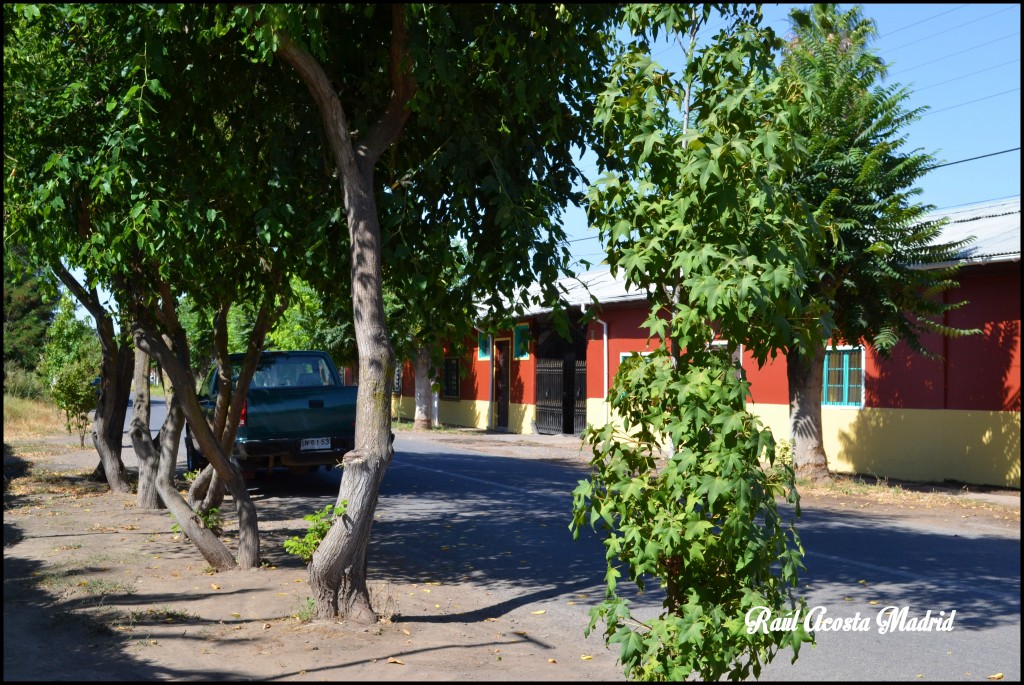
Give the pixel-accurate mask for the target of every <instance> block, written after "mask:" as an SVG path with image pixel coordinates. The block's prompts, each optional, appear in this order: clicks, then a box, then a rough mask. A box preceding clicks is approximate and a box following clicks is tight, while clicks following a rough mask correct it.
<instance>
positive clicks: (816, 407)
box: [786, 345, 832, 482]
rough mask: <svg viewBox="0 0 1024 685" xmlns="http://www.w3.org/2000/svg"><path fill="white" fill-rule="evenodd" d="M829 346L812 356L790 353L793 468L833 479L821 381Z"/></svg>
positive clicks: (819, 478)
mask: <svg viewBox="0 0 1024 685" xmlns="http://www.w3.org/2000/svg"><path fill="white" fill-rule="evenodd" d="M824 363H825V348H824V346H821V345H819V346H818V347H816V348H815V350H814V352H813V355H812V356H811V358H810V359H808V358H807V357H806V356H805V355H801V354H800V353H799V352H796V351H793V352H789V353H788V354H787V355H786V367H787V371H786V374H787V376H788V378H789V423H790V433H791V434H792V436H793V440H794V443H795V444H794V447H793V468H794V469H795V471H796V476H797V478H806V479H808V480H811V481H814V482H821V481H830V480H831V479H832V477H831V475H830V474H829V472H828V457H827V455H826V454H825V446H824V443H823V441H822V429H821V387H822V386H821V384H822V373H823V372H822V366H823V364H824Z"/></svg>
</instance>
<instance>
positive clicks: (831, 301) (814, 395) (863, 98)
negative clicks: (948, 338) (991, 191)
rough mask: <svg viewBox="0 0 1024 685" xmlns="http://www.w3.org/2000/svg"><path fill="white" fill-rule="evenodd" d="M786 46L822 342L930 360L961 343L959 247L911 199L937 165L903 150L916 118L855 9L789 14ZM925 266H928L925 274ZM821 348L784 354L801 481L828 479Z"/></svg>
mask: <svg viewBox="0 0 1024 685" xmlns="http://www.w3.org/2000/svg"><path fill="white" fill-rule="evenodd" d="M790 17H791V20H792V27H793V32H794V35H793V38H792V39H791V40H790V41H789V43H788V44H787V46H786V51H785V58H784V60H783V62H782V73H783V75H784V76H785V77H786V78H787V79H789V80H790V81H791V82H792V83H794V84H798V85H799V86H800V92H802V93H803V94H804V97H805V98H806V102H807V105H808V108H809V115H808V117H807V118H806V120H805V122H804V125H803V127H802V128H801V129H800V131H799V132H800V133H801V134H802V136H803V137H804V145H805V146H806V149H807V156H806V159H805V160H804V161H803V162H802V163H801V165H800V167H799V175H798V177H797V178H796V179H795V181H794V184H793V185H794V188H795V189H796V190H797V191H798V192H799V193H800V195H801V196H802V197H803V198H804V200H805V201H806V202H807V204H808V205H809V206H810V208H811V210H812V212H813V214H814V217H815V220H816V221H817V223H818V224H820V225H821V226H823V227H824V228H825V229H826V230H827V231H828V233H829V235H830V236H831V240H830V241H829V243H828V244H827V245H826V246H824V254H823V258H822V259H821V260H820V261H819V263H818V267H817V271H816V272H815V273H814V275H813V277H812V278H811V279H810V280H809V281H808V286H807V290H805V291H804V293H803V294H802V297H803V300H804V302H806V303H808V304H810V303H819V306H822V307H825V308H826V309H827V311H829V312H830V313H831V316H832V320H833V321H834V326H835V327H834V328H832V329H829V328H825V327H823V328H822V338H823V340H828V338H829V337H830V336H831V338H832V340H833V341H834V342H839V341H847V342H850V343H858V342H860V341H862V340H865V339H870V340H871V342H872V346H873V348H874V349H875V351H877V352H878V353H879V354H881V355H882V356H887V355H888V354H889V352H890V351H891V350H892V349H893V347H894V346H895V345H896V343H897V342H899V341H900V340H904V341H906V342H907V343H908V344H909V345H910V346H911V348H912V349H913V350H915V351H917V352H920V353H923V354H928V352H927V350H925V349H924V347H923V346H922V344H921V336H922V335H923V334H925V333H932V332H937V333H941V334H945V335H964V334H967V333H970V331H966V330H956V329H953V328H950V327H949V326H946V325H944V323H943V317H944V315H945V314H946V312H948V311H950V310H952V309H955V308H957V307H959V306H962V304H964V303H962V302H961V303H945V302H943V298H942V294H943V293H944V292H946V291H948V290H949V289H951V288H953V287H955V286H956V281H955V280H954V275H955V272H956V268H955V267H949V266H947V267H943V268H936V266H937V265H941V264H949V263H951V262H953V261H955V258H956V255H957V254H958V253H959V252H960V251H961V250H962V248H963V247H964V245H965V244H966V243H965V242H958V243H939V242H937V240H938V238H939V234H940V232H941V230H942V225H943V222H941V221H935V220H926V219H925V215H926V214H928V213H929V212H930V211H932V210H934V207H933V206H930V205H923V204H920V203H917V202H915V201H914V198H915V196H916V195H918V194H919V193H920V190H919V189H918V188H917V187H916V186H915V184H916V183H917V182H918V180H919V179H920V178H922V177H923V176H924V174H925V173H927V171H928V169H929V168H931V167H932V166H933V165H934V164H935V160H934V158H933V157H932V156H931V155H930V154H927V153H924V152H922V151H921V150H919V149H916V150H907V149H906V131H907V127H908V126H909V125H910V124H911V123H913V122H914V121H916V120H917V119H918V118H919V117H920V116H921V112H922V111H923V108H918V109H914V110H907V109H905V103H906V101H907V100H908V99H909V97H910V93H909V91H908V89H907V88H905V87H903V86H900V85H899V84H898V83H892V84H889V85H885V86H882V85H880V82H881V80H882V79H883V78H884V77H885V74H886V69H885V64H884V62H883V61H882V59H881V58H880V57H878V55H876V54H875V53H874V52H873V51H872V50H871V49H870V47H869V46H870V43H871V41H872V39H873V38H874V36H875V34H876V28H875V24H874V22H872V21H871V20H870V19H867V18H865V17H864V16H863V14H862V13H861V10H860V9H859V8H857V7H855V8H853V9H850V10H848V11H846V12H840V11H839V10H838V9H837V7H836V5H831V4H820V5H812V6H811V7H810V9H808V10H803V9H796V10H793V12H792V13H791V15H790ZM921 267H928V268H921ZM824 357H825V345H824V344H820V345H815V346H814V347H812V348H810V349H809V350H808V349H803V348H796V347H794V348H789V349H787V351H786V362H787V370H788V371H787V373H788V376H789V401H790V422H791V431H792V435H793V438H794V440H795V443H796V444H795V449H794V464H795V466H796V470H797V474H798V475H799V476H802V477H805V478H809V479H812V480H821V479H829V477H830V476H829V472H828V460H827V457H826V454H825V449H824V445H823V443H822V427H821V402H822V374H823V363H824Z"/></svg>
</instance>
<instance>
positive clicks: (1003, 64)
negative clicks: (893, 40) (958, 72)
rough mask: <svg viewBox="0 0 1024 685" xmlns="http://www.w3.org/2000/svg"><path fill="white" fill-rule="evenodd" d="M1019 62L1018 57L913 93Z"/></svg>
mask: <svg viewBox="0 0 1024 685" xmlns="http://www.w3.org/2000/svg"><path fill="white" fill-rule="evenodd" d="M1019 61H1020V57H1018V58H1017V59H1011V60H1010V61H1009V62H1003V63H1002V64H996V65H995V66H991V67H986V68H985V69H979V70H978V71H972V72H971V73H969V74H964V75H963V76H957V77H956V78H951V79H947V80H945V81H939V82H938V83H932V84H931V85H927V86H924V87H923V88H914V92H915V93H920V92H921V91H922V90H928V89H929V88H935V87H936V86H944V85H946V84H947V83H952V82H953V81H959V80H961V79H965V78H967V77H968V76H976V75H978V74H981V73H984V72H986V71H992V70H993V69H998V68H999V67H1005V66H1006V65H1007V64H1013V63H1014V62H1019Z"/></svg>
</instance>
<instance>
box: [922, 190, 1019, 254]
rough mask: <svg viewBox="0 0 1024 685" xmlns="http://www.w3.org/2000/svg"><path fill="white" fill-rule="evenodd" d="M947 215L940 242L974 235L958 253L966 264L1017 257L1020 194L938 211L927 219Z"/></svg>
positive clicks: (953, 240) (954, 240)
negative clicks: (1004, 198) (972, 239)
mask: <svg viewBox="0 0 1024 685" xmlns="http://www.w3.org/2000/svg"><path fill="white" fill-rule="evenodd" d="M936 217H946V218H948V219H949V223H948V224H946V225H945V226H944V227H943V229H942V237H941V240H942V242H950V243H952V242H956V241H959V240H964V239H965V238H968V237H971V236H974V238H975V240H974V242H973V243H971V244H970V245H969V246H968V247H967V249H966V250H965V251H964V252H963V253H962V254H961V255H960V259H959V261H961V262H966V263H979V262H1004V261H1017V260H1020V197H1019V196H1018V197H1014V198H1009V199H1006V200H1002V201H999V202H988V203H983V204H976V205H969V206H966V207H960V208H958V209H955V210H952V211H949V210H947V211H944V212H937V213H935V214H933V215H931V216H930V217H929V218H936Z"/></svg>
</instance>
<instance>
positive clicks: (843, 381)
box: [821, 347, 864, 407]
mask: <svg viewBox="0 0 1024 685" xmlns="http://www.w3.org/2000/svg"><path fill="white" fill-rule="evenodd" d="M822 385H823V387H822V390H821V403H822V404H823V405H826V406H833V407H860V406H862V404H863V400H864V348H862V347H843V348H837V349H832V348H829V349H826V350H825V370H824V382H823V384H822Z"/></svg>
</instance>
